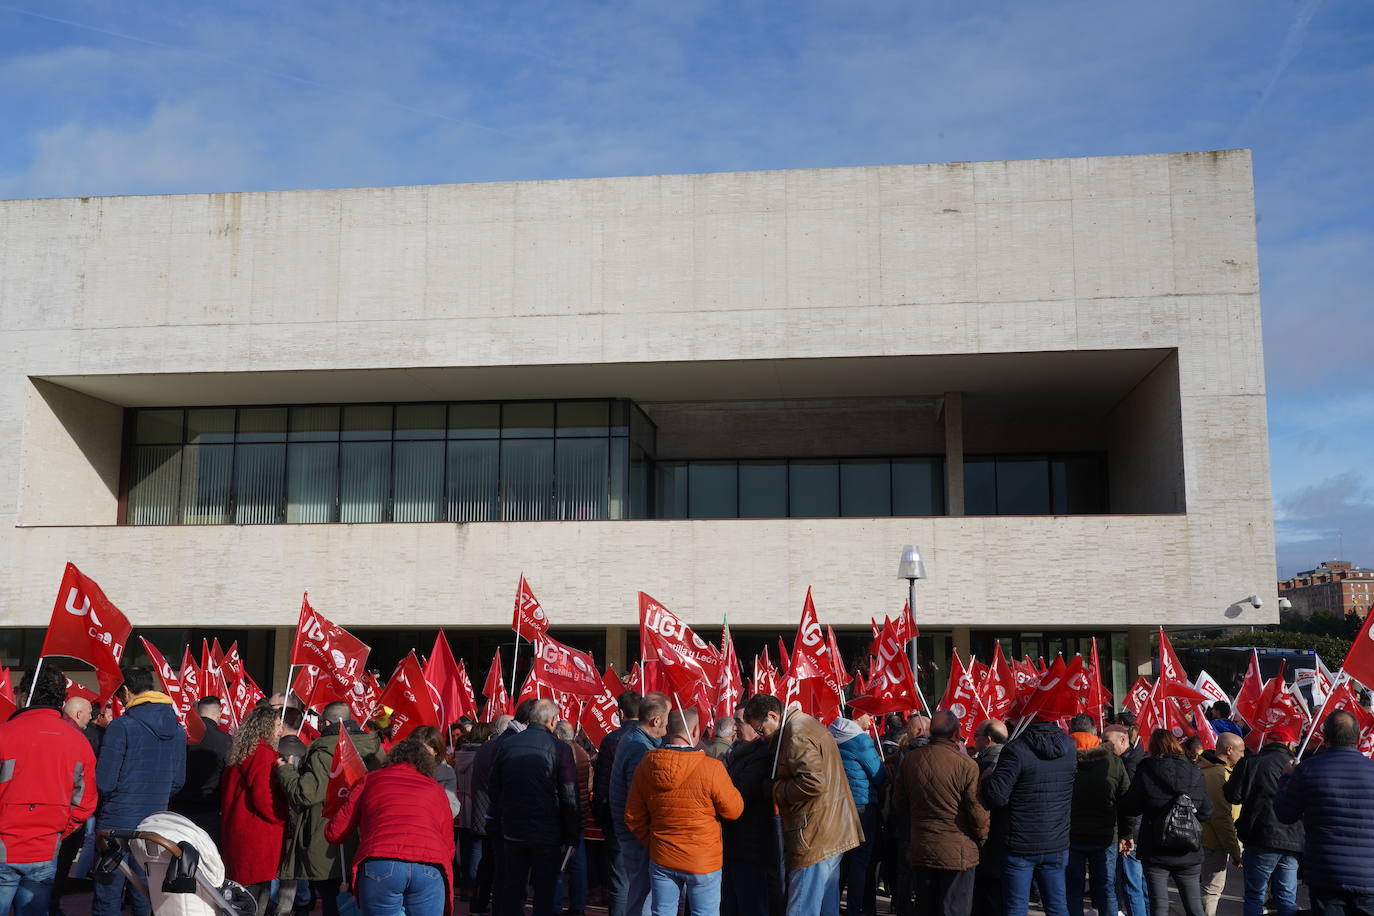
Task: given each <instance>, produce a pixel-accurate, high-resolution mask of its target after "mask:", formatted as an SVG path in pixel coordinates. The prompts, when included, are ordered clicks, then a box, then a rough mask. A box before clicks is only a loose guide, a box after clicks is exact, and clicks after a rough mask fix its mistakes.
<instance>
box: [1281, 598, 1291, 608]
mask: <svg viewBox="0 0 1374 916" xmlns="http://www.w3.org/2000/svg"><path fill="white" fill-rule="evenodd" d="M1292 609H1293V602H1291V601H1289V600H1288V599H1287V598H1280V599H1279V610H1281V611H1288V610H1292Z"/></svg>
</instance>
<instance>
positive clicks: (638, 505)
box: [626, 442, 653, 518]
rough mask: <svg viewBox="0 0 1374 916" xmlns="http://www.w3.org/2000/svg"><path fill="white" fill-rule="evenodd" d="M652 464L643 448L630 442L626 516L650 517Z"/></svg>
mask: <svg viewBox="0 0 1374 916" xmlns="http://www.w3.org/2000/svg"><path fill="white" fill-rule="evenodd" d="M651 467H652V465H650V463H649V459H648V458H647V457H645V455H644V449H642V448H640V447H639V446H638V445H635V444H634V443H633V442H632V443H630V514H629V515H628V516H626V517H627V518H651V517H652V516H651V514H650V513H651V512H652V511H653V507H652V506H651V505H650V502H649V471H650V468H651Z"/></svg>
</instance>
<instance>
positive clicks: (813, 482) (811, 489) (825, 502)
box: [787, 461, 840, 518]
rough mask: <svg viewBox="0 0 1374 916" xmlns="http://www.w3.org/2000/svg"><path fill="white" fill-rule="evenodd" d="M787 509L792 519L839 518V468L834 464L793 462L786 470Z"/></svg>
mask: <svg viewBox="0 0 1374 916" xmlns="http://www.w3.org/2000/svg"><path fill="white" fill-rule="evenodd" d="M787 471H788V478H789V486H788V492H787V499H788V508H789V512H790V514H791V515H792V516H793V517H794V518H830V517H833V516H836V515H839V514H840V467H839V465H838V464H837V463H836V462H834V461H793V462H789V464H788V467H787Z"/></svg>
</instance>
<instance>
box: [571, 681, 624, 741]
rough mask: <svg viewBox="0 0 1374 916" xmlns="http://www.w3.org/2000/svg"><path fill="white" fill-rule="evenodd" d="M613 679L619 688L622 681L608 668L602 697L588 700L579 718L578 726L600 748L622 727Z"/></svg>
mask: <svg viewBox="0 0 1374 916" xmlns="http://www.w3.org/2000/svg"><path fill="white" fill-rule="evenodd" d="M612 679H614V680H615V683H616V686H617V687H619V686H620V679H619V678H617V677H616V676H615V672H613V671H611V669H610V668H607V669H606V674H605V677H604V678H603V679H602V684H601V686H602V692H601V696H599V697H592V698H591V699H590V700H588V702H587V704H586V705H585V706H583V707H582V714H581V715H580V716H579V717H578V724H579V725H581V726H582V731H584V732H585V733H586V735H587V737H588V738H590V739H591V742H592V744H594V745H596V746H597V747H598V748H599V747H601V741H602V739H604V738H605V737H606V736H607V735H609V734H610V733H611V732H612V731H614V730H615V729H617V728H619V727H620V709H619V706H618V705H617V703H616V696H615V695H614V694H612V693H611V688H610V681H611V680H612ZM622 689H623V688H622Z"/></svg>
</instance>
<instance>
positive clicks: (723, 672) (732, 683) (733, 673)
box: [715, 623, 744, 719]
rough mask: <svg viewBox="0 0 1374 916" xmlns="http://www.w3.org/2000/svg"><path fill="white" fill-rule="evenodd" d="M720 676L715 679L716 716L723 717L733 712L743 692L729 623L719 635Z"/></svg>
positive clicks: (731, 714)
mask: <svg viewBox="0 0 1374 916" xmlns="http://www.w3.org/2000/svg"><path fill="white" fill-rule="evenodd" d="M720 646H721V650H720V654H721V664H720V677H719V678H718V679H717V681H716V709H715V713H716V718H717V719H724V718H726V717H727V716H733V715H734V714H735V706H736V705H738V704H739V701H740V699H741V697H742V695H743V693H744V683H743V682H742V681H741V679H740V673H739V659H738V658H736V657H735V641H734V640H733V639H731V638H730V625H729V624H728V623H727V624H725V626H724V628H723V629H722V631H721V635H720Z"/></svg>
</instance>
